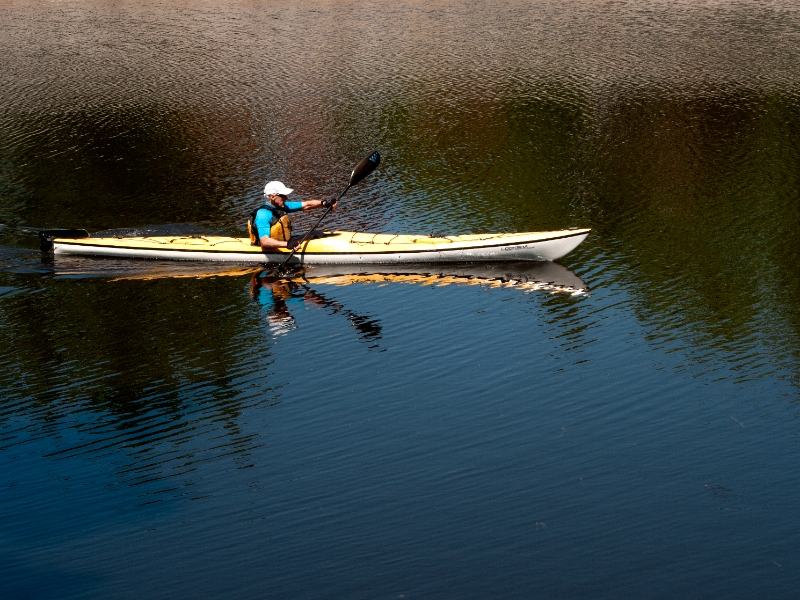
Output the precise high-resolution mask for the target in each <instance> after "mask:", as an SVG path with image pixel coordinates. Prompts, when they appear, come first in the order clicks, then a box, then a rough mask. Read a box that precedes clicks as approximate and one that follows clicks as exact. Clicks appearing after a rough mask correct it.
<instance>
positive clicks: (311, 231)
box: [272, 184, 352, 277]
mask: <svg viewBox="0 0 800 600" xmlns="http://www.w3.org/2000/svg"><path fill="white" fill-rule="evenodd" d="M351 187H352V186H351V185H350V184H348V185H347V187H346V188H344V191H343V192H342V193H341V194H339V197H338V198H336V202H334V203H333V204H331V205H330V206H329V207H328V208H326V209H325V212H324V213H322V216H321V217H320V218H319V219H317V222H316V223H314V226H313V227H312V228H311V229H309V230H308V231H307V232H306V234H305V235H304V236H303V239H301V240H300V241H299V242H297V243H296V244H295V246H294V248H292V251H291V252H290V253H289V256H287V257H286V260H284V261H283V262H282V263H281V264H279V265H278V266H277V267H276V268H275V270H274V271H272V276H273V277H274V276H275V274H276V273H278V271H280V270H281V269H283V267H285V266H286V263H288V262H289V259H290V258H292V257H293V256H294V253H295V252H297V249H298V248H299V247H300V246H301V245H302V244H303V243H304V242H305V241H306V240H307V239H308V236H310V235H311V234H312V233H313V232H314V231H315V230H316V229H317V227H319V224H320V223H322V219H324V218H325V217H327V216H328V213H329V212H331V209H332V208H333V207H334V205H335V204H336V203H338V202H339V200H341V199H342V197H343V196H344V195H345V194H346V193H347V190H349V189H350V188H351Z"/></svg>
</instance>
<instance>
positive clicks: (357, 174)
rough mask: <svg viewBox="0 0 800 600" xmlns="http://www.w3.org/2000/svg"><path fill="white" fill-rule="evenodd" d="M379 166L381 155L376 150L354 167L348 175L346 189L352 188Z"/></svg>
mask: <svg viewBox="0 0 800 600" xmlns="http://www.w3.org/2000/svg"><path fill="white" fill-rule="evenodd" d="M379 164H381V155H380V154H379V153H378V151H377V150H376V151H375V152H372V153H371V154H370V155H369V156H367V157H366V158H365V159H364V160H362V161H361V162H360V163H358V164H357V165H356V168H355V169H353V172H352V173H351V174H350V183H349V184H348V186H347V187H352V186H354V185H355V184H357V183H358V182H359V181H361V180H362V179H364V177H366V176H367V175H369V174H370V173H372V172H373V171H374V170H375V169H377V168H378V165H379Z"/></svg>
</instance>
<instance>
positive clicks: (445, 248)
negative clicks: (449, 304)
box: [53, 229, 590, 265]
mask: <svg viewBox="0 0 800 600" xmlns="http://www.w3.org/2000/svg"><path fill="white" fill-rule="evenodd" d="M589 231H590V230H589V229H565V230H562V231H540V232H533V233H493V234H478V235H456V236H445V237H430V236H425V235H394V234H380V233H354V232H348V231H335V232H326V233H325V234H323V235H322V236H321V237H319V238H317V239H313V240H309V241H307V242H305V243H304V244H303V245H302V247H301V248H299V249H298V251H297V253H296V254H295V255H294V256H293V257H292V259H291V264H308V265H314V264H334V265H337V264H338V265H357V264H404V263H453V262H455V263H459V262H475V261H506V260H512V261H513V260H523V261H545V260H556V259H558V258H561V257H562V256H564V255H565V254H567V253H568V252H570V251H572V250H574V249H575V247H576V246H578V244H580V243H581V242H582V241H583V240H584V239H586V236H587V235H589ZM53 249H54V252H55V253H56V254H83V255H90V256H113V257H116V258H151V259H166V260H193V261H227V262H238V263H276V262H283V260H284V259H285V258H286V256H288V250H285V249H283V248H281V249H280V251H278V252H263V251H262V250H261V248H260V247H258V246H251V245H250V240H249V239H247V238H233V237H215V236H202V235H193V236H160V237H122V238H93V237H85V238H79V239H67V238H56V239H54V240H53Z"/></svg>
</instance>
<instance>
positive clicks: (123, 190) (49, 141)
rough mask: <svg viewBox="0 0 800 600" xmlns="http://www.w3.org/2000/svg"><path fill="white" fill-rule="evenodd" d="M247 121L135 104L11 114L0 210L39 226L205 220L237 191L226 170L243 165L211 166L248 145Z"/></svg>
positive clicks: (0, 174)
mask: <svg viewBox="0 0 800 600" xmlns="http://www.w3.org/2000/svg"><path fill="white" fill-rule="evenodd" d="M248 120H249V117H248V116H247V115H246V114H240V115H231V114H227V113H224V112H222V111H219V112H216V113H211V114H209V112H208V109H205V108H202V107H192V108H173V109H170V108H165V107H163V106H148V105H144V104H142V105H129V106H124V107H123V106H116V105H111V106H104V105H102V104H101V105H100V106H92V107H82V108H79V109H71V108H59V109H53V110H51V111H41V112H34V113H31V114H28V113H20V114H14V113H11V114H10V115H8V116H6V117H5V118H4V119H3V128H2V129H3V130H4V135H3V134H0V149H2V150H3V154H4V161H3V164H4V168H2V170H1V171H0V185H3V186H5V187H7V188H9V189H11V188H13V191H14V196H13V201H14V203H15V204H14V205H13V206H7V203H8V202H9V201H11V200H12V198H8V199H5V200H2V199H0V208H2V209H3V213H4V215H5V216H4V218H5V219H6V220H8V219H9V218H11V219H16V220H18V221H20V222H22V223H29V224H33V225H36V226H43V227H49V226H56V225H57V226H67V225H69V224H71V225H73V226H76V227H77V226H80V227H88V228H90V229H106V228H112V227H134V226H139V225H146V224H153V222H154V220H155V222H161V223H163V222H183V221H192V220H195V221H196V220H204V219H208V218H209V215H216V214H217V213H219V212H220V211H224V210H225V209H226V208H227V207H225V206H224V205H223V204H224V200H222V199H223V198H225V197H226V196H227V197H230V196H240V195H241V193H242V192H243V190H241V189H237V186H236V184H235V183H234V180H233V178H232V177H231V171H235V172H242V171H247V170H248V169H250V168H252V165H248V164H243V163H242V164H238V165H234V166H232V167H231V168H230V169H226V170H225V171H220V169H219V165H220V162H225V161H224V160H221V157H224V156H226V155H227V154H229V153H231V152H239V153H242V152H244V153H249V154H252V153H254V152H255V150H254V149H253V148H252V147H250V148H248V147H247V146H248V145H252V144H253V141H252V138H251V136H250V135H249V130H248V131H246V132H245V131H244V128H243V124H244V123H247V122H248ZM11 140H14V141H13V142H12V141H11ZM246 191H247V192H249V191H252V190H246ZM44 199H46V201H45V200H44ZM237 218H238V215H237ZM65 224H67V225H65Z"/></svg>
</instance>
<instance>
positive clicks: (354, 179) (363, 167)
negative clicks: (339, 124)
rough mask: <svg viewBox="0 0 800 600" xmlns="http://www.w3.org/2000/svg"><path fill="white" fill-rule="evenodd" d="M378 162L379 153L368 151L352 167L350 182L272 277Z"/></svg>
mask: <svg viewBox="0 0 800 600" xmlns="http://www.w3.org/2000/svg"><path fill="white" fill-rule="evenodd" d="M379 164H381V155H380V154H378V151H377V150H376V151H375V152H372V153H370V155H369V156H367V157H366V158H364V159H363V160H362V161H361V162H360V163H358V164H357V165H356V166H355V168H354V169H353V172H352V173H350V182H349V183H348V184H347V187H346V188H344V190H343V191H342V193H341V194H339V197H338V198H336V200H335V201H334V202H332V203H331V204H330V205H329V206H328V208H327V209H326V210H325V212H324V213H322V216H321V217H320V218H319V220H318V221H317V222H316V223H315V224H314V226H313V227H312V228H311V229H309V230H308V233H306V234H305V235H304V236H303V239H301V240H300V241H299V242H298V243H297V244H295V245H294V248H292V251H291V253H290V254H289V256H287V257H286V260H284V261H283V262H282V263H281V264H280V265H278V266H277V267H276V268H275V270H274V271H272V274H271V276H272V277H276V276H277V275H278V273H281V272H283V269H284V267H285V266H286V263H288V262H289V259H291V258H292V257H293V256H294V253H295V252H297V249H298V248H300V246H302V245H303V243H304V242H305V241H306V240H307V239H308V236H310V235H311V234H312V233H314V231H315V230H316V229H317V227H319V224H320V223H322V219H324V218H325V217H326V216H327V215H328V213H329V212H331V209H332V208H333V207H334V205H335V204H336V203H337V202H339V200H341V199H342V197H343V196H344V195H345V194H346V193H347V190H349V189H350V188H351V187H353V186H354V185H355V184H357V183H358V182H360V181H361V180H362V179H364V178H365V177H366V176H367V175H369V174H370V173H372V172H373V171H374V170H375V169H376V168H377V167H378V165H379Z"/></svg>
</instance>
